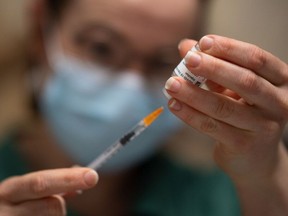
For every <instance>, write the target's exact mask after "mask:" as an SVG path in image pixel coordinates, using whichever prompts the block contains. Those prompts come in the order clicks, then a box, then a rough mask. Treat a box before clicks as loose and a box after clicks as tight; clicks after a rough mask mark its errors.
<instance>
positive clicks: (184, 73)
mask: <svg viewBox="0 0 288 216" xmlns="http://www.w3.org/2000/svg"><path fill="white" fill-rule="evenodd" d="M191 51H192V52H200V51H201V50H200V47H199V44H198V43H197V44H196V45H195V46H193V47H192V49H191ZM171 76H179V77H182V78H183V79H185V80H187V81H189V82H191V83H193V84H194V85H196V86H199V87H201V86H202V85H203V84H204V83H205V81H206V78H204V77H201V76H196V75H194V74H193V73H192V72H191V71H189V69H188V68H187V66H186V62H185V58H183V59H182V61H181V62H180V63H179V64H178V65H177V67H176V68H175V69H174V71H173V73H172V75H171ZM163 93H164V94H165V96H166V97H167V98H168V99H170V98H171V96H170V95H169V94H168V93H167V91H166V89H165V88H164V89H163Z"/></svg>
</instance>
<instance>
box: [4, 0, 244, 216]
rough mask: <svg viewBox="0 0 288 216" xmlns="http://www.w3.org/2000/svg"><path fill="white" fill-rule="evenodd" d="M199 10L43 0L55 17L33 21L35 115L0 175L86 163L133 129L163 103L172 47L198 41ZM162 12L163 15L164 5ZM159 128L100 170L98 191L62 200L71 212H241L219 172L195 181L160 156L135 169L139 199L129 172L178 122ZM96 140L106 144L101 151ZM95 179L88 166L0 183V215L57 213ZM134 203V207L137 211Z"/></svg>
mask: <svg viewBox="0 0 288 216" xmlns="http://www.w3.org/2000/svg"><path fill="white" fill-rule="evenodd" d="M201 2H202V1H201ZM201 2H200V1H196V0H195V1H188V0H187V1H181V4H180V3H179V2H177V4H174V3H175V2H173V1H165V2H164V1H161V0H157V1H155V0H154V1H153V2H152V1H151V2H150V1H147V0H146V1H137V2H134V1H125V0H121V1H119V0H118V1H113V0H111V1H110V0H109V1H107V0H106V1H104V0H97V1H96V0H82V1H71V2H70V1H47V3H49V7H50V8H53V9H54V10H53V11H55V9H57V10H56V12H57V13H55V14H53V16H52V15H51V16H43V17H42V18H41V17H40V18H41V19H39V17H37V18H38V20H39V21H40V25H39V29H38V32H43V31H44V32H45V33H46V34H45V37H44V38H42V39H43V41H44V43H42V42H43V41H42V42H41V43H40V46H38V47H37V48H39V50H40V52H37V57H38V58H39V60H38V61H42V62H41V63H42V64H41V70H40V69H38V70H37V71H36V72H35V76H36V81H37V82H35V79H34V80H33V81H34V82H33V84H34V87H35V88H34V92H35V96H36V97H37V98H36V99H37V101H38V104H39V107H38V110H39V114H40V115H39V116H38V119H37V121H35V123H34V124H35V125H34V127H33V128H32V129H31V128H28V129H25V130H24V131H20V132H18V133H17V136H15V134H13V135H12V139H8V142H10V145H6V146H5V147H6V151H3V153H2V155H3V156H2V155H1V157H0V158H1V160H3V161H1V163H0V164H2V165H3V167H1V170H5V173H3V175H2V179H4V178H7V177H8V176H13V175H19V174H22V173H26V172H28V171H33V170H43V169H52V168H59V167H69V166H72V165H74V164H80V165H86V164H87V162H88V163H89V162H90V161H91V159H93V158H94V157H95V156H96V153H97V152H98V153H99V152H101V151H102V150H103V149H104V148H105V145H106V146H107V145H109V144H110V141H111V140H114V138H118V135H121V134H122V132H123V131H125V130H126V129H128V128H126V127H125V126H123V124H127V127H130V123H133V121H134V120H138V117H139V118H140V117H143V116H142V114H144V113H145V114H147V113H146V111H148V110H150V108H152V107H155V106H158V105H160V104H161V103H162V102H161V96H162V93H161V92H160V90H161V89H162V85H161V83H162V79H164V81H165V78H166V76H167V75H168V73H169V74H170V73H171V70H170V66H171V65H173V67H174V66H175V65H176V62H178V60H179V59H178V58H177V57H175V56H176V55H175V54H176V53H177V50H175V49H174V50H173V49H172V51H171V47H172V48H174V47H177V43H178V41H179V40H181V39H182V38H186V37H194V32H193V31H191V29H193V30H195V29H196V26H197V24H196V23H194V22H193V23H191V22H192V21H195V20H196V18H197V12H198V11H199V10H197V9H198V7H200V5H198V4H200V3H201ZM152 3H153V4H152ZM163 4H164V5H165V7H160V6H162V5H163ZM151 5H153V6H155V7H153V8H151ZM176 5H177V7H176ZM158 6H159V7H158ZM40 8H41V9H43V8H45V7H40ZM153 9H154V10H153ZM160 9H161V10H160ZM172 11H173V13H171V12H172ZM40 15H41V13H40ZM42 15H43V13H42ZM44 15H45V14H44ZM46 15H47V14H46ZM55 17H57V18H56V19H55ZM136 21H137V22H136ZM43 25H44V26H46V28H43ZM155 32H157V34H156V33H155ZM42 48H44V49H42ZM44 51H45V52H44ZM111 51H113V52H111ZM154 54H155V55H154ZM150 55H152V57H151V56H150ZM46 57H47V58H46ZM46 59H47V62H46ZM167 59H168V61H167ZM47 63H48V64H47ZM43 65H44V66H46V67H44V66H43ZM47 66H49V67H50V68H47ZM156 68H157V69H156ZM49 69H50V70H49ZM51 70H52V71H51ZM41 71H43V72H46V73H44V74H45V76H44V77H43V78H47V79H45V80H44V81H43V82H42V80H41V79H39V76H38V75H39V73H40V72H41ZM162 71H165V73H164V74H161V73H160V72H162ZM51 72H52V73H51ZM116 72H117V73H116ZM80 74H81V75H80ZM143 77H145V79H143ZM34 78H35V77H34ZM40 78H42V76H40ZM112 78H115V79H112ZM147 80H148V81H147ZM154 82H155V83H154ZM147 83H148V84H149V86H148V87H149V92H148V93H147V92H146V91H147V85H148V84H147ZM157 92H160V93H161V96H159V95H158V94H157ZM136 99H137V100H136ZM143 101H144V102H145V103H143ZM112 102H114V103H112ZM127 102H128V103H127ZM127 104H128V107H127ZM130 108H133V109H130ZM134 114H135V115H134ZM95 119H96V120H95ZM160 120H161V119H159V121H158V124H155V125H154V126H155V127H154V128H153V130H150V133H148V132H149V131H147V133H146V134H143V136H141V137H140V138H139V140H138V139H137V143H135V145H129V146H127V148H126V149H125V151H122V152H119V154H118V155H116V156H115V157H114V158H113V159H112V160H111V161H109V162H108V163H107V164H105V165H104V167H103V169H102V170H99V174H100V175H101V181H100V182H99V183H98V185H97V187H96V188H95V189H93V190H90V191H87V192H85V193H84V194H82V195H81V196H76V197H73V198H67V199H65V200H66V201H67V202H68V205H69V206H70V207H71V208H73V210H76V211H78V212H79V213H80V214H81V215H108V216H109V215H127V214H129V213H130V211H132V213H131V214H132V215H133V214H134V215H179V214H181V215H191V214H199V215H233V214H234V213H235V212H236V213H235V214H237V213H238V212H237V204H235V203H234V201H235V200H234V198H235V197H234V195H235V194H233V188H232V186H231V185H230V184H229V180H228V179H227V178H225V176H223V175H222V174H221V173H219V172H215V173H212V174H209V175H207V174H205V173H204V174H201V173H197V174H196V173H195V172H191V168H187V167H184V168H183V167H182V168H179V164H177V163H172V162H171V161H170V162H167V160H165V159H166V158H165V159H163V157H162V158H160V159H159V158H157V159H156V161H155V160H154V161H153V160H152V161H151V163H150V162H148V163H147V167H145V166H146V164H145V165H144V167H143V168H144V169H142V167H140V171H141V173H140V180H142V181H143V182H144V183H143V182H141V183H140V184H139V185H140V189H142V190H143V191H140V192H141V195H140V197H135V196H136V195H139V194H137V193H138V192H139V191H138V190H137V189H135V186H137V187H139V185H135V183H138V182H137V181H138V180H139V177H138V172H137V171H138V170H137V168H138V167H135V164H137V163H140V161H143V160H145V159H146V158H147V157H149V156H151V154H152V153H153V152H155V150H156V149H155V148H154V149H153V148H152V149H151V147H157V146H158V147H159V144H157V145H156V143H161V141H165V140H164V138H165V137H166V136H167V134H171V133H172V132H173V131H175V130H176V129H177V128H178V124H179V123H177V121H176V120H175V119H173V118H172V117H171V116H169V115H168V114H167V113H165V115H163V118H162V120H161V121H160ZM175 121H176V122H175ZM163 123H164V125H162V124H163ZM152 126H153V125H152ZM154 129H155V131H154ZM157 129H158V130H157ZM152 131H153V132H154V133H152ZM156 132H157V133H156ZM117 133H118V134H117ZM144 135H145V136H144ZM112 136H114V137H112ZM141 138H142V139H141ZM142 140H144V141H145V140H148V141H149V142H148V143H145V142H144V141H142ZM102 141H105V142H107V143H106V144H105V145H102V144H104V143H102ZM152 141H153V142H152ZM156 141H157V142H156ZM17 143H19V144H17ZM149 143H153V144H151V145H149ZM131 144H132V143H131ZM146 144H147V145H146ZM15 146H16V147H17V148H16V149H15ZM136 146H137V148H136ZM13 147H14V149H13ZM96 147H97V148H96ZM7 148H8V149H7ZM7 152H8V153H10V154H7ZM5 155H6V157H4V156H5ZM136 156H137V157H136ZM11 158H13V162H14V163H13V164H12V163H11ZM21 158H22V160H21ZM17 159H20V160H19V161H17ZM10 164H11V165H12V167H8V165H10ZM21 164H22V166H21ZM23 165H25V166H26V167H25V166H23ZM133 165H134V166H133ZM134 167H135V168H136V172H134V169H133V168H134ZM172 168H174V170H172V171H171V169H172ZM143 171H144V172H143ZM145 171H146V172H145ZM147 171H149V172H147ZM87 173H88V181H85V180H83V177H84V176H85V174H87ZM141 174H142V175H141ZM143 174H144V177H143ZM167 179H169V181H167ZM96 181H97V174H95V172H93V171H92V170H89V169H87V168H70V169H60V170H48V171H40V172H33V173H31V174H27V175H24V176H20V177H12V178H10V179H7V180H5V181H4V182H2V183H1V185H0V198H1V201H0V208H1V209H3V211H6V212H7V214H10V215H15V214H20V215H21V214H22V215H31V214H33V215H35V214H37V213H38V212H37V210H38V211H41V213H42V214H43V205H45V204H47V203H48V204H49V205H48V208H47V207H45V209H47V211H45V214H48V215H49V214H50V215H56V214H59V215H63V214H64V213H65V201H64V199H63V196H64V194H66V193H67V195H69V194H70V192H72V194H73V192H74V191H76V192H77V191H78V190H81V189H87V188H90V187H93V186H94V185H95V184H96ZM35 182H36V183H35ZM67 182H68V183H67ZM25 183H26V184H25ZM188 183H189V184H188ZM15 185H19V187H15ZM23 185H24V187H23ZM25 185H27V186H25ZM151 185H152V186H151ZM21 189H22V190H21ZM129 189H130V190H131V191H130V190H129ZM134 189H135V190H134ZM156 189H158V190H156ZM23 190H24V191H23ZM30 190H32V191H30ZM131 192H134V193H132V194H131ZM152 192H153V193H152ZM200 192H201V193H200ZM74 193H75V192H74ZM123 194H124V195H123ZM61 195H62V196H61ZM67 195H66V196H64V197H65V198H66V197H67ZM139 198H140V199H139ZM51 199H52V201H53V202H51ZM135 200H136V201H138V200H140V201H138V203H136V204H135V203H134V201H135ZM228 203H229V204H228ZM131 204H132V205H134V206H132V207H131ZM223 206H224V207H223ZM197 207H198V208H197ZM225 207H226V208H225ZM50 208H51V210H50ZM131 208H132V209H131ZM35 209H37V210H35ZM231 209H232V210H231ZM244 210H245V208H244ZM6 212H5V213H6ZM31 212H33V213H31ZM41 213H40V214H41Z"/></svg>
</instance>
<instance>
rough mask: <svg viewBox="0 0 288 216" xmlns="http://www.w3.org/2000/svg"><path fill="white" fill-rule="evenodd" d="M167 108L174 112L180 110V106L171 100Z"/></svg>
mask: <svg viewBox="0 0 288 216" xmlns="http://www.w3.org/2000/svg"><path fill="white" fill-rule="evenodd" d="M169 107H170V108H171V109H173V110H176V111H179V110H181V109H182V105H181V104H180V103H179V102H178V101H177V100H175V99H172V100H171V101H170V102H169Z"/></svg>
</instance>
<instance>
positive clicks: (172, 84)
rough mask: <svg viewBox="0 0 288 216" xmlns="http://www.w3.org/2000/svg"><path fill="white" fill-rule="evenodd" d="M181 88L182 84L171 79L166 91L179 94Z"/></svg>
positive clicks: (167, 83) (168, 81) (166, 85)
mask: <svg viewBox="0 0 288 216" xmlns="http://www.w3.org/2000/svg"><path fill="white" fill-rule="evenodd" d="M180 88H181V83H180V82H179V81H178V80H177V79H175V78H174V77H170V78H169V79H168V80H167V82H166V84H165V89H167V90H169V91H171V92H174V93H176V92H178V91H179V90H180Z"/></svg>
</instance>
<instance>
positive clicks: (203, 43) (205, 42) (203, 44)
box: [199, 36, 214, 51]
mask: <svg viewBox="0 0 288 216" xmlns="http://www.w3.org/2000/svg"><path fill="white" fill-rule="evenodd" d="M213 43H214V40H213V38H211V37H208V36H204V37H203V38H201V40H200V42H199V44H200V48H201V50H202V51H206V50H209V49H210V48H211V47H212V46H213Z"/></svg>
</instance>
